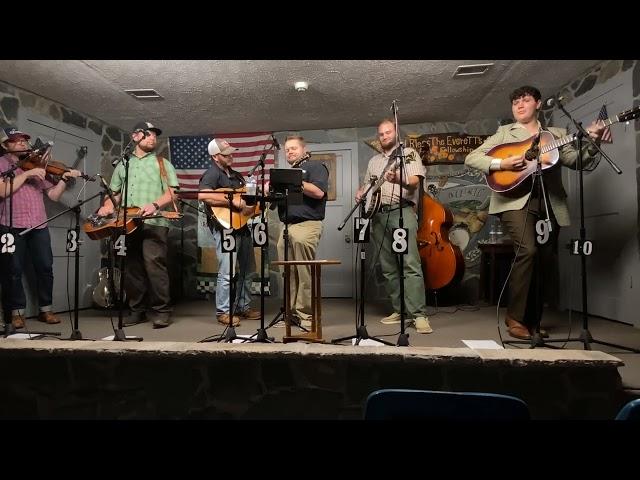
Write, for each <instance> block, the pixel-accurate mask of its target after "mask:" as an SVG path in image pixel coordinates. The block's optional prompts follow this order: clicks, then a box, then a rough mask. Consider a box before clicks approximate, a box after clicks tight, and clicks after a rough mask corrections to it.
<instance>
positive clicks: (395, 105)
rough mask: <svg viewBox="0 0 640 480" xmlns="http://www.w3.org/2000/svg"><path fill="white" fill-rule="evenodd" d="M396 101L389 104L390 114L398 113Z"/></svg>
mask: <svg viewBox="0 0 640 480" xmlns="http://www.w3.org/2000/svg"><path fill="white" fill-rule="evenodd" d="M397 103H398V100H397V99H396V100H394V101H393V102H391V107H389V110H391V112H392V113H393V112H397V111H398V105H397Z"/></svg>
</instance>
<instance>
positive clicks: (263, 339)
mask: <svg viewBox="0 0 640 480" xmlns="http://www.w3.org/2000/svg"><path fill="white" fill-rule="evenodd" d="M271 146H272V147H276V145H275V143H274V142H272V144H271ZM276 148H277V147H276ZM266 156H267V151H266V150H265V151H263V152H262V155H260V160H258V163H257V164H256V165H255V166H254V167H253V168H252V169H251V172H249V176H252V175H253V174H254V172H255V171H256V169H257V168H258V167H260V176H261V180H260V186H261V190H260V196H259V198H260V224H262V225H264V226H265V231H264V234H265V236H266V238H265V241H264V242H261V244H260V328H258V331H257V332H256V333H255V334H254V335H255V338H253V335H252V336H251V340H250V342H253V343H258V342H259V343H274V341H275V339H274V337H270V336H269V335H267V330H266V329H265V328H264V259H265V258H266V255H267V252H268V247H269V233H268V232H269V230H268V227H267V223H266V222H265V215H264V214H265V203H266V202H265V195H264V160H265V158H266ZM254 240H255V237H254Z"/></svg>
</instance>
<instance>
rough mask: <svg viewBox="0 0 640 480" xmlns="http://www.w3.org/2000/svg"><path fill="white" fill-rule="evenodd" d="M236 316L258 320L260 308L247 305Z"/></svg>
mask: <svg viewBox="0 0 640 480" xmlns="http://www.w3.org/2000/svg"><path fill="white" fill-rule="evenodd" d="M238 316H239V317H240V318H242V319H243V320H260V310H256V309H255V308H251V307H249V308H247V309H246V310H245V311H244V312H240V313H238Z"/></svg>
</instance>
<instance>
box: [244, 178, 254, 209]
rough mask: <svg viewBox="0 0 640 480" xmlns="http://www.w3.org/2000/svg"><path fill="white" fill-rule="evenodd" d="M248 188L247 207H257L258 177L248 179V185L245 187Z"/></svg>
mask: <svg viewBox="0 0 640 480" xmlns="http://www.w3.org/2000/svg"><path fill="white" fill-rule="evenodd" d="M245 186H246V187H247V193H246V194H247V196H248V197H247V199H246V202H247V205H255V204H256V197H255V195H256V188H257V182H256V177H254V176H251V177H248V178H247V183H246V185H245Z"/></svg>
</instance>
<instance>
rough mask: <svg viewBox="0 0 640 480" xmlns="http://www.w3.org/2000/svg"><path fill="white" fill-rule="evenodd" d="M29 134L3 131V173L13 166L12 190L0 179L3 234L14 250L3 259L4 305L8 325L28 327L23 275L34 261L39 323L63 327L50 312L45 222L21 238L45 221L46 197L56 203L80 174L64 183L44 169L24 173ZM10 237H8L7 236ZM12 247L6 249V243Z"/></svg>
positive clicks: (50, 281)
mask: <svg viewBox="0 0 640 480" xmlns="http://www.w3.org/2000/svg"><path fill="white" fill-rule="evenodd" d="M29 138H31V137H30V136H29V135H27V134H26V133H24V132H21V131H19V130H17V129H15V128H5V129H4V130H3V131H2V144H1V145H2V147H1V149H0V150H1V152H0V153H3V154H4V155H2V156H1V157H0V172H5V171H9V170H11V169H12V168H15V169H14V171H13V174H14V175H15V177H14V179H13V191H11V188H10V187H11V184H10V180H9V177H6V178H0V235H3V234H6V233H8V232H11V233H12V234H13V238H14V242H15V243H14V246H15V250H14V251H13V252H11V253H9V252H3V253H2V254H1V255H0V259H1V260H0V261H1V265H2V275H1V277H2V304H3V307H4V314H5V322H6V323H8V322H9V321H10V322H11V324H12V325H13V326H14V327H15V328H22V327H24V310H25V307H26V304H27V301H26V297H25V294H24V288H23V286H22V272H23V271H24V268H25V266H26V262H27V258H31V261H32V263H33V267H34V270H35V272H36V280H37V289H38V305H39V307H40V313H39V315H38V320H40V321H41V322H45V323H50V324H53V323H60V320H59V319H57V318H56V317H55V315H54V314H53V312H52V303H53V300H52V297H53V253H52V251H51V237H50V236H49V228H48V227H47V224H46V223H45V224H44V225H41V226H40V227H38V228H36V229H34V230H31V231H30V232H29V233H27V234H26V235H20V233H21V232H23V231H24V230H26V229H28V228H31V227H34V226H36V225H39V224H40V223H42V222H44V221H45V220H46V219H47V212H46V211H45V208H44V197H43V194H45V195H47V197H49V199H51V200H53V201H54V202H56V201H58V200H59V199H60V197H61V196H62V193H63V192H64V191H65V189H66V187H67V183H66V182H67V181H68V180H69V178H70V177H78V176H79V175H80V172H79V171H78V170H70V171H68V172H65V173H64V174H63V175H62V176H61V178H60V179H57V178H56V179H52V178H51V177H50V176H49V175H47V173H46V171H45V169H44V168H32V169H28V170H23V169H22V168H21V167H20V160H21V159H22V158H23V157H25V156H27V155H28V154H29V153H31V151H32V149H31V146H30V145H29ZM5 238H6V237H5ZM7 246H8V245H7Z"/></svg>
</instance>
